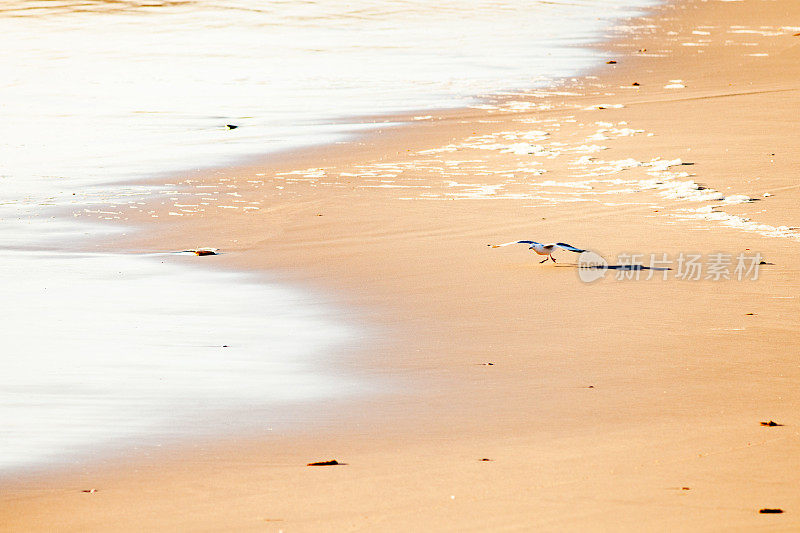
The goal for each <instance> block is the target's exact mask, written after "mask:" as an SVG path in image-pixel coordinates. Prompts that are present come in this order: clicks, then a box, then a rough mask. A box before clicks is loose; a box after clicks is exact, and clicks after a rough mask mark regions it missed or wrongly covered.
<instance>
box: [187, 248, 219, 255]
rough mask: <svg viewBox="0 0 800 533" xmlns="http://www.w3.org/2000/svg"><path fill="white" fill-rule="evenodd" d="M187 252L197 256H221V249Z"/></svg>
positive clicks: (202, 249)
mask: <svg viewBox="0 0 800 533" xmlns="http://www.w3.org/2000/svg"><path fill="white" fill-rule="evenodd" d="M186 251H187V252H192V253H193V254H195V255H217V254H219V248H197V249H195V250H186Z"/></svg>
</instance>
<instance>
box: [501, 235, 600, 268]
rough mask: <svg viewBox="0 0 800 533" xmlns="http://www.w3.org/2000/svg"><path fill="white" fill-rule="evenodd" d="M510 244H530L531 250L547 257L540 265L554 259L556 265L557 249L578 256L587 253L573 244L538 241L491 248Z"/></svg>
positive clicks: (513, 242) (517, 242)
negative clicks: (555, 255)
mask: <svg viewBox="0 0 800 533" xmlns="http://www.w3.org/2000/svg"><path fill="white" fill-rule="evenodd" d="M510 244H530V247H529V249H530V250H533V251H534V252H536V253H537V254H539V255H546V256H547V257H545V258H544V259H543V260H542V261H539V263H540V264H541V263H544V262H545V261H547V260H548V259H552V260H553V263H555V262H556V259H555V257H553V252H554V251H555V250H556V248H561V249H562V250H568V251H570V252H575V253H578V254H580V253H583V252H585V251H586V250H581V249H580V248H575V247H574V246H572V245H571V244H567V243H565V242H551V243H550V244H542V243H540V242H536V241H511V242H507V243H504V244H490V245H489V246H491V247H492V248H500V247H501V246H508V245H510Z"/></svg>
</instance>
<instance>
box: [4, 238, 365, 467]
mask: <svg viewBox="0 0 800 533" xmlns="http://www.w3.org/2000/svg"><path fill="white" fill-rule="evenodd" d="M165 258H167V256H166V255H150V256H120V255H101V254H66V253H58V254H52V253H49V252H6V254H4V260H5V261H4V271H3V273H2V276H3V278H4V283H3V285H2V289H0V296H1V297H2V298H3V301H5V302H9V301H14V304H13V306H9V305H6V307H5V309H6V313H5V316H4V319H3V328H4V334H3V354H4V357H3V363H2V364H3V372H2V373H0V419H1V420H2V421H3V429H2V439H0V471H2V470H3V469H8V468H13V467H16V466H20V465H23V464H28V463H37V462H53V463H62V462H65V461H69V460H73V459H76V458H80V457H86V456H89V457H92V456H95V457H96V456H102V454H103V453H104V449H105V448H107V447H108V446H117V445H118V443H120V442H122V441H123V439H131V438H132V437H133V439H132V440H131V442H135V443H137V444H143V443H146V444H150V445H154V444H157V443H161V442H169V441H171V440H174V439H176V438H180V437H182V436H185V435H187V434H188V435H191V434H195V435H196V434H204V433H205V434H207V433H213V429H209V427H208V426H209V424H210V423H211V422H212V421H213V422H216V423H219V421H220V420H219V419H220V418H222V419H223V420H224V421H225V430H226V431H231V430H236V429H239V430H244V429H249V428H250V427H251V426H252V424H253V421H252V420H247V417H239V418H238V419H237V418H236V417H234V418H231V417H229V416H222V415H224V414H226V413H230V412H235V411H236V410H237V409H238V410H240V411H246V410H248V409H253V408H257V407H258V408H261V410H260V411H259V416H260V419H259V420H258V426H257V429H259V430H261V431H264V430H267V429H268V428H269V427H271V426H272V425H273V424H276V423H277V422H279V421H281V420H282V417H281V416H280V413H279V410H280V409H281V406H282V405H284V404H285V403H287V402H297V401H301V400H302V401H309V400H319V399H321V398H329V397H332V396H341V395H346V394H350V393H352V392H353V391H354V390H356V389H357V388H358V387H357V384H356V381H355V380H351V379H346V378H343V377H342V376H341V375H338V374H337V375H333V374H332V373H331V372H330V371H326V359H328V360H329V359H330V354H331V353H333V352H335V351H336V350H337V349H338V348H340V347H341V346H342V344H343V343H345V342H348V341H352V339H353V338H354V336H355V335H356V329H355V328H354V327H349V326H345V325H342V324H341V323H340V322H338V321H333V320H331V319H330V318H329V317H330V316H331V315H332V314H333V310H332V309H331V308H329V307H328V306H326V305H323V304H321V303H320V302H319V301H317V300H316V299H313V298H311V297H309V296H308V295H306V294H304V293H302V292H301V291H299V290H297V289H292V288H288V287H284V286H281V285H275V284H264V283H256V282H255V281H253V280H252V279H249V278H248V277H246V276H245V275H241V274H230V273H221V272H214V271H208V270H206V269H200V268H198V267H197V266H191V265H190V262H195V261H196V258H195V257H194V256H186V257H185V261H183V260H182V259H184V258H182V257H175V256H170V257H169V261H166V262H165ZM176 260H177V261H176ZM204 260H205V259H204ZM181 263H184V264H181ZM20 294H24V295H25V296H24V298H19V295H20ZM10 297H16V299H15V300H11V298H10ZM328 368H330V367H329V366H328ZM361 388H363V385H361ZM264 406H272V410H270V409H266V410H264V409H263V407H264Z"/></svg>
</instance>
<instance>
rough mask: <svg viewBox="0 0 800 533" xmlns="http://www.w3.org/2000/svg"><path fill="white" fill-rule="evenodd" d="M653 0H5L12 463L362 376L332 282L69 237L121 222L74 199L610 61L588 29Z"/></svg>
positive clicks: (347, 389)
mask: <svg viewBox="0 0 800 533" xmlns="http://www.w3.org/2000/svg"><path fill="white" fill-rule="evenodd" d="M653 3H655V0H548V1H536V0H528V1H522V0H507V1H497V0H459V1H455V0H440V1H438V2H427V1H423V0H371V1H364V0H355V1H343V0H319V1H311V0H308V1H297V0H292V1H289V0H227V1H225V0H217V1H211V0H173V1H158V0H138V1H137V0H128V1H126V0H72V1H69V0H20V1H15V0H6V1H3V2H0V35H2V37H1V38H0V40H2V49H3V53H2V63H1V64H2V72H3V75H2V76H1V77H0V97H1V98H0V221H2V224H1V225H0V249H1V250H2V251H3V256H2V261H3V269H2V270H1V271H0V283H1V284H0V296H2V298H3V299H4V301H5V302H19V304H18V305H16V304H15V305H14V306H13V308H12V307H10V306H8V305H6V306H5V313H6V315H7V316H6V317H4V320H3V326H2V327H3V329H4V339H5V342H4V347H3V349H2V358H1V359H0V364H2V373H0V413H2V416H3V418H2V420H3V426H4V427H3V429H2V432H3V438H2V439H0V469H4V468H17V467H20V466H25V465H33V464H42V462H52V463H58V462H63V461H66V460H68V458H70V457H73V456H78V455H80V454H81V453H84V452H86V453H89V452H90V451H91V450H95V449H99V448H102V447H103V446H105V445H106V444H108V445H109V446H110V445H112V444H113V443H120V442H122V443H127V444H128V445H132V443H136V442H138V441H139V440H141V439H146V438H151V437H152V435H155V434H159V435H160V434H165V433H164V432H165V431H166V430H165V428H169V431H166V432H167V433H170V434H173V433H180V434H182V435H184V436H186V435H188V436H191V435H192V434H195V433H199V432H201V431H208V430H209V420H210V419H211V418H212V417H211V413H216V412H219V410H224V411H225V412H227V413H236V412H240V415H239V416H241V417H242V418H243V419H245V418H246V417H247V415H246V411H247V409H245V407H248V406H249V407H252V406H254V405H258V406H262V407H263V406H267V407H268V408H274V409H275V410H280V409H281V406H282V405H285V403H286V402H292V401H315V400H319V399H321V398H325V397H330V396H335V395H341V394H355V393H357V392H358V390H360V389H359V387H360V386H359V385H358V384H357V383H354V382H352V381H350V380H346V379H343V378H341V376H336V377H334V376H330V375H326V374H325V372H323V371H321V370H320V369H321V368H323V367H324V366H325V365H324V363H325V362H328V361H329V359H330V357H332V356H333V355H332V354H334V353H336V350H337V349H338V347H341V346H342V345H344V344H346V343H350V342H353V339H354V338H356V336H358V335H359V333H358V328H357V326H356V325H353V324H346V323H342V322H341V321H340V319H337V318H333V317H336V316H337V313H336V312H334V310H332V309H331V308H330V307H329V306H328V305H327V304H326V303H325V302H324V301H322V300H320V299H319V298H317V297H311V296H310V295H308V294H303V293H301V292H299V289H297V288H287V287H281V286H277V285H272V284H265V283H255V282H254V281H252V280H249V279H247V278H246V277H245V276H240V275H232V274H224V273H220V272H214V271H210V270H197V269H195V268H194V267H192V266H189V264H187V265H183V264H181V263H180V262H178V263H175V262H174V261H170V262H166V263H162V262H161V261H160V260H159V258H158V257H153V256H132V255H129V254H128V255H123V254H104V255H99V254H90V253H74V252H73V251H71V250H72V249H75V248H80V249H85V245H86V243H87V242H90V241H89V240H90V239H91V237H92V236H95V235H98V234H100V233H104V232H106V231H111V230H109V229H107V228H102V227H100V228H98V227H96V226H92V225H89V224H87V223H83V222H80V221H77V220H73V219H72V218H70V217H69V216H62V215H63V213H65V212H66V213H69V212H70V210H76V211H77V210H80V209H83V208H84V207H85V204H86V203H87V202H90V203H93V204H95V205H100V206H102V205H103V204H104V203H105V202H111V201H114V200H115V199H119V198H120V197H125V198H130V197H131V196H136V195H143V196H146V195H147V194H148V193H149V192H150V190H151V189H150V188H148V187H137V186H136V185H135V183H136V180H143V179H148V178H153V177H158V176H163V175H167V174H168V173H170V172H180V171H182V170H187V169H195V168H202V167H207V166H213V165H221V164H226V163H230V162H234V161H238V160H239V159H241V158H243V157H246V156H249V155H254V154H263V153H267V152H270V151H275V150H281V149H287V148H297V147H302V146H307V145H311V144H315V143H323V142H333V141H339V140H343V139H346V138H348V137H349V136H352V135H354V134H355V133H357V132H359V131H362V130H364V129H366V128H369V127H371V126H370V124H369V121H368V120H367V121H365V120H361V119H355V118H352V117H364V116H369V115H373V114H379V113H386V112H393V111H401V110H412V111H417V110H418V111H421V112H423V111H424V110H425V109H429V108H441V107H458V106H463V105H468V104H472V103H476V102H479V99H480V97H481V96H483V95H489V94H492V93H496V92H499V91H506V90H514V89H520V88H529V87H535V86H546V85H547V84H548V83H552V82H553V81H554V80H558V79H559V78H561V77H565V76H572V75H575V74H577V73H579V72H581V71H582V70H584V69H587V68H589V67H591V66H592V65H594V64H596V63H597V62H598V61H599V60H600V59H599V57H598V54H597V52H594V51H592V50H590V49H588V48H587V47H586V46H585V45H587V44H589V43H594V42H597V41H599V40H602V38H603V34H604V32H605V31H606V30H607V29H608V28H609V26H611V25H612V24H613V23H614V22H615V21H616V20H618V19H620V18H622V17H626V16H630V15H633V14H635V13H636V10H637V9H641V8H644V7H646V6H648V5H650V4H653ZM227 124H234V125H236V126H238V127H237V128H236V129H228V128H227V127H226V125H227ZM123 181H124V182H125V183H126V184H125V185H120V183H121V182H123ZM132 184H133V185H132ZM110 295H113V296H112V297H110ZM259 295H260V296H262V297H256V296H259ZM201 296H202V297H201ZM198 298H199V300H198ZM209 301H213V302H215V303H214V306H213V307H211V308H210V307H209V306H208V305H207V303H208V302H209ZM212 324H213V328H212V327H211V325H212ZM310 328H311V329H313V330H314V331H315V334H314V335H309V334H308V331H309V329H310ZM212 330H213V331H214V334H213V335H210V334H209V331H212ZM223 338H232V339H234V341H230V342H228V341H223V340H222V339H223ZM220 343H223V344H228V345H229V348H225V349H223V348H218V347H217V345H220ZM233 346H235V347H234V348H232V347H233ZM264 346H269V347H270V349H269V350H264V349H263V347H264ZM206 348H208V349H207V350H206ZM232 354H233V355H232ZM201 399H202V401H200V400H201ZM237 410H238V411H237ZM178 421H180V422H178ZM300 423H301V422H300ZM201 428H202V429H201ZM54 429H56V431H54ZM212 429H213V428H212ZM148 436H150V437H148Z"/></svg>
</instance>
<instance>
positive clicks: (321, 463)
mask: <svg viewBox="0 0 800 533" xmlns="http://www.w3.org/2000/svg"><path fill="white" fill-rule="evenodd" d="M343 464H344V463H340V462H339V461H337V460H336V459H331V460H330V461H317V462H316V463H308V464H307V465H306V466H336V465H343Z"/></svg>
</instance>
